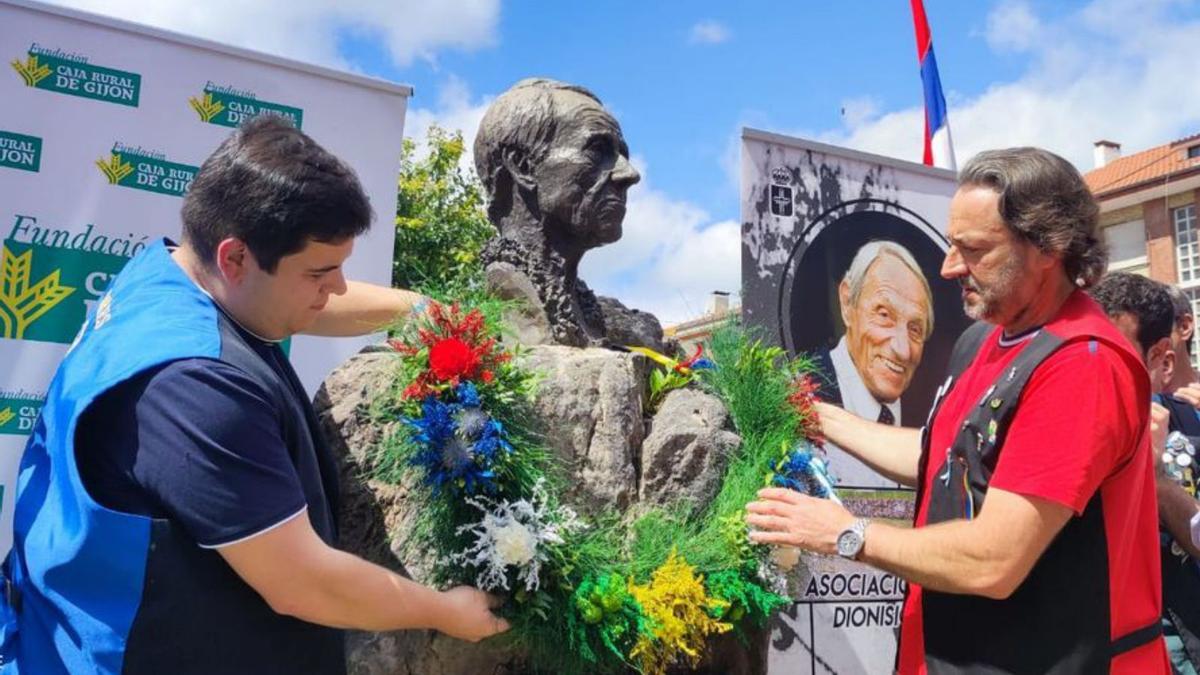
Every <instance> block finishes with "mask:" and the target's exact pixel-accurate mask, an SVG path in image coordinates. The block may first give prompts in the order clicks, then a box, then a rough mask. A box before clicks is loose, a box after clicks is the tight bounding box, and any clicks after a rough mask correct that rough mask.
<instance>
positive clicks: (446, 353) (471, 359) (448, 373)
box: [429, 337, 479, 382]
mask: <svg viewBox="0 0 1200 675" xmlns="http://www.w3.org/2000/svg"><path fill="white" fill-rule="evenodd" d="M478 369H479V355H478V354H476V353H475V350H473V349H471V346H470V345H468V344H467V343H465V342H463V341H462V340H460V339H458V338H456V337H450V338H445V339H442V340H439V341H437V342H435V343H434V344H433V345H432V346H431V347H430V348H429V370H430V371H432V372H433V376H434V377H436V378H437V379H438V380H440V381H442V382H449V381H451V380H457V379H460V378H463V379H469V378H472V377H474V376H475V371H476V370H478Z"/></svg>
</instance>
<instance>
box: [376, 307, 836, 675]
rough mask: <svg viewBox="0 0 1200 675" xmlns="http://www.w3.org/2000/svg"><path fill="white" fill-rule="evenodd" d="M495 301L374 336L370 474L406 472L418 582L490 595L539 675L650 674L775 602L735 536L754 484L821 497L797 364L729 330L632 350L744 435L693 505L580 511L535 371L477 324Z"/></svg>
mask: <svg viewBox="0 0 1200 675" xmlns="http://www.w3.org/2000/svg"><path fill="white" fill-rule="evenodd" d="M498 315H499V312H498V311H497V309H496V308H493V307H492V306H491V305H489V304H487V303H481V304H480V307H476V308H473V309H469V310H468V309H464V308H462V307H460V306H458V305H450V306H447V305H443V304H439V303H436V302H432V303H430V306H429V308H428V310H427V312H426V313H425V314H424V315H423V316H421V317H420V318H418V319H417V320H415V321H413V322H410V324H409V325H407V326H406V327H404V328H402V329H401V330H400V332H399V333H398V335H397V337H396V338H395V339H393V340H391V341H390V344H391V346H392V348H393V349H394V350H395V353H396V355H397V357H398V375H397V379H396V382H395V385H396V386H394V387H393V389H392V390H391V391H390V392H389V393H388V394H386V395H385V396H384V397H383V399H381V400H380V401H378V402H377V403H379V404H381V406H380V407H379V408H378V410H380V411H381V412H382V413H383V414H384V415H386V419H392V420H397V421H399V422H400V424H398V425H396V432H395V433H392V434H391V435H389V437H388V438H387V440H386V441H385V442H384V443H383V444H382V445H381V447H380V448H379V449H378V450H377V452H376V455H375V457H374V470H375V474H376V476H377V477H379V478H382V479H384V480H388V481H391V482H399V481H401V480H404V479H405V477H406V475H408V474H410V473H414V472H415V476H416V477H419V479H420V484H421V485H422V486H423V491H422V492H420V493H419V495H420V496H419V498H420V499H423V500H424V503H423V507H424V508H422V509H421V510H420V513H421V516H420V518H419V521H418V522H417V524H416V526H415V527H414V529H413V530H412V531H411V532H409V533H408V542H407V543H408V545H409V546H413V547H419V549H417V550H423V551H430V552H432V553H433V554H434V560H435V563H434V566H433V577H434V578H433V581H434V582H435V583H439V584H471V585H474V586H476V587H478V588H481V589H483V590H487V591H491V592H496V593H501V594H504V595H505V596H506V598H507V603H506V605H505V608H504V610H503V612H504V613H505V615H506V616H507V617H508V618H509V620H510V623H511V624H512V626H513V628H512V630H511V631H510V633H508V634H507V635H506V636H504V637H503V638H501V639H507V640H512V641H513V642H514V643H515V644H516V646H518V647H519V648H521V649H523V650H524V651H525V652H527V653H528V654H529V658H530V662H531V666H532V667H533V668H534V669H535V670H538V671H544V672H554V673H609V672H621V671H624V670H627V669H629V668H632V669H634V670H637V671H639V672H641V673H645V674H647V675H661V674H662V673H665V672H666V670H667V669H668V668H669V667H672V666H676V665H684V666H695V665H697V664H698V663H699V662H700V660H701V658H702V657H703V654H704V651H705V649H706V646H707V642H708V640H709V638H710V636H714V635H717V634H720V633H725V632H728V631H738V632H741V630H742V629H743V628H745V627H746V626H757V627H759V628H761V627H764V626H765V625H766V622H767V620H768V618H769V617H770V616H771V614H772V613H773V612H774V611H776V610H777V609H779V608H780V607H782V606H784V605H785V604H787V603H789V602H790V600H789V599H788V598H787V597H786V595H785V594H786V592H787V588H786V580H785V578H784V575H783V574H782V571H781V570H780V569H779V568H778V567H777V566H776V565H775V563H773V562H772V558H771V549H770V547H766V546H758V545H754V544H751V543H750V542H749V540H748V538H747V530H746V524H745V521H744V508H745V505H746V503H747V502H749V501H751V500H753V499H754V498H755V494H756V492H757V491H758V489H759V488H761V487H763V486H764V485H781V486H786V487H790V488H793V489H797V490H800V491H803V492H806V493H808V494H812V495H817V496H827V497H832V496H833V493H832V487H831V483H830V481H829V479H828V475H827V474H826V472H825V469H824V463H823V460H822V459H821V457H822V453H821V452H820V450H819V448H820V446H821V438H820V436H819V432H818V425H817V421H816V414H815V411H814V409H813V401H814V394H815V392H816V384H815V380H814V377H813V372H814V367H813V364H812V363H811V362H809V361H807V360H805V359H797V360H795V361H792V362H788V361H787V359H786V358H784V356H785V355H784V353H783V351H782V350H780V349H778V348H775V347H768V346H764V345H763V344H762V343H761V342H760V341H757V340H754V339H752V338H751V337H750V336H749V335H748V334H747V333H746V332H745V331H743V330H741V329H739V328H736V327H734V326H730V327H727V328H724V329H721V330H719V331H718V332H717V333H716V334H715V335H714V336H713V338H712V340H711V342H710V343H709V351H710V356H709V357H708V358H703V357H702V355H701V353H699V352H697V353H696V354H693V355H692V356H691V357H690V358H689V359H687V360H683V361H677V360H675V359H671V358H669V357H666V356H663V355H661V354H654V353H648V352H646V351H645V350H639V351H642V353H645V354H646V355H647V356H649V357H650V358H652V359H653V360H655V361H657V362H658V363H659V365H660V367H661V371H660V372H659V373H658V377H657V379H656V381H657V382H659V383H660V384H662V383H668V384H666V385H665V386H669V387H670V388H675V387H678V386H684V385H687V384H692V383H695V384H697V385H698V386H701V387H704V388H705V389H706V390H708V391H710V392H712V393H714V394H716V395H717V396H719V397H720V398H721V399H722V400H723V401H724V403H725V405H726V406H727V407H728V409H729V411H730V414H731V417H732V419H733V420H734V423H735V425H736V427H737V429H738V430H739V432H740V433H741V436H742V443H741V445H740V446H739V448H737V450H736V451H734V453H733V454H732V456H731V457H730V460H729V464H728V468H727V469H726V472H725V475H724V478H723V482H722V485H721V487H720V489H719V491H718V493H717V496H716V497H715V499H714V500H713V501H712V503H710V504H708V505H706V506H704V507H702V508H701V509H699V510H698V512H693V510H692V509H691V508H690V507H689V505H680V506H679V507H677V508H662V507H654V508H649V509H645V510H639V511H638V512H637V515H636V516H632V517H630V518H626V519H624V520H623V519H621V518H620V517H619V516H617V515H615V514H613V515H608V516H605V515H603V514H602V515H600V516H597V517H594V518H590V519H585V518H583V517H581V516H579V515H578V514H576V513H575V512H574V511H573V510H572V509H571V508H570V507H568V506H567V505H565V504H563V503H562V501H561V499H560V497H559V494H560V492H561V488H562V485H563V482H564V476H565V473H564V471H563V469H562V466H561V465H560V463H559V462H558V461H557V459H556V458H555V456H554V455H553V454H552V453H551V452H550V451H548V450H547V449H546V448H545V446H544V445H543V444H542V443H541V442H540V438H539V436H538V434H537V433H536V431H535V430H534V429H533V428H532V427H533V425H532V423H531V421H532V419H533V416H532V413H531V408H530V406H529V404H530V401H531V398H532V396H533V394H534V391H535V386H536V381H535V380H536V376H535V374H534V373H532V372H530V371H529V370H527V369H525V368H522V367H521V366H520V365H519V364H518V362H517V360H516V359H514V356H515V353H514V352H513V351H510V350H506V349H504V348H503V346H502V345H501V344H500V343H498V342H497V340H496V339H495V337H493V336H494V335H496V334H497V333H498V328H499V326H500V323H499V319H498ZM668 375H669V378H667V377H666V376H668Z"/></svg>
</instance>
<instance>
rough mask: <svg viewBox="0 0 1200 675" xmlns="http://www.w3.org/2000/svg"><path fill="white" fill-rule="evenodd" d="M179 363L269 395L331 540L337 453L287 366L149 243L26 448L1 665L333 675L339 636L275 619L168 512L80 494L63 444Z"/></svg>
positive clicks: (7, 669) (311, 508) (55, 388)
mask: <svg viewBox="0 0 1200 675" xmlns="http://www.w3.org/2000/svg"><path fill="white" fill-rule="evenodd" d="M186 358H209V359H214V360H219V361H222V362H224V363H227V364H230V365H233V366H235V367H237V368H239V369H241V370H242V371H243V372H245V373H246V374H247V375H249V376H250V377H252V378H254V379H255V380H256V381H258V382H259V383H260V384H262V386H263V389H264V390H265V391H267V392H269V393H270V394H271V395H272V398H273V400H272V405H273V406H274V407H275V409H276V412H277V414H278V417H279V419H280V424H281V432H282V434H283V436H284V439H285V440H286V442H287V446H288V448H287V449H288V452H289V454H290V457H291V459H292V462H293V464H294V465H295V467H296V471H297V475H298V476H299V478H300V483H301V485H302V487H303V489H304V491H305V496H306V498H307V502H308V517H309V519H310V521H311V522H312V524H313V528H314V529H315V530H316V531H317V534H318V535H319V536H321V538H322V539H323V540H325V541H326V542H327V543H329V544H331V545H332V543H333V542H334V539H335V537H336V526H335V521H334V515H333V514H334V512H335V503H336V499H337V469H336V464H335V463H334V461H333V459H332V457H331V456H330V454H329V452H328V450H327V449H326V448H325V447H324V446H323V444H322V443H321V435H320V433H319V431H318V426H317V421H316V417H315V415H314V414H313V411H312V406H311V405H310V404H309V402H308V401H307V399H306V397H304V396H303V389H302V388H301V387H300V384H299V381H298V380H297V379H296V377H295V373H293V372H291V371H290V369H289V370H288V372H286V373H284V374H283V375H281V374H280V373H279V372H277V371H275V370H274V369H273V368H271V366H270V365H269V364H267V363H266V362H265V361H264V360H263V358H262V357H261V356H260V355H259V354H258V353H257V352H255V351H254V350H253V348H252V347H251V346H250V345H248V344H247V343H246V341H245V340H244V339H243V338H242V337H241V335H240V334H239V333H238V331H237V330H236V329H235V328H234V327H233V325H232V324H231V322H230V320H229V319H228V318H227V317H226V316H225V315H224V313H223V312H221V311H220V310H219V309H218V308H217V307H216V306H215V304H214V303H213V301H212V300H211V299H210V298H209V297H208V296H207V295H205V294H204V293H203V292H201V291H200V289H199V288H197V287H196V285H195V284H194V283H193V282H192V281H191V280H190V279H189V278H188V277H187V275H186V274H185V273H184V272H183V270H182V269H181V268H180V267H179V266H178V265H177V264H176V263H175V262H174V261H173V260H172V259H171V257H170V252H169V251H168V249H167V246H166V242H164V241H159V242H158V243H156V244H154V245H153V246H151V247H150V248H148V249H147V250H146V251H145V252H144V253H142V254H141V255H139V256H138V257H136V258H135V259H133V260H132V261H130V262H129V264H128V265H127V266H126V267H125V269H124V270H123V271H122V272H121V274H120V275H119V276H118V277H117V278H116V279H115V280H114V281H113V283H112V284H111V287H110V288H109V291H108V292H107V293H106V295H105V296H104V297H103V298H102V299H101V301H100V303H99V304H98V305H97V307H96V309H95V310H94V311H93V312H92V313H91V315H90V316H89V317H88V319H87V321H86V322H85V323H84V326H83V328H82V329H81V331H80V335H79V337H78V338H76V343H75V345H74V346H73V347H72V349H71V350H70V351H69V352H68V354H67V356H66V358H65V359H64V360H63V362H62V364H61V365H60V366H59V369H58V372H57V373H56V374H55V376H54V380H53V381H52V382H51V384H50V388H49V390H48V392H47V395H46V402H45V405H44V406H43V408H42V412H41V417H40V418H39V419H38V422H37V424H36V426H35V428H34V432H33V434H32V435H31V436H30V438H29V442H28V444H27V446H26V448H25V454H24V456H23V457H22V459H21V467H20V472H19V475H18V478H17V489H16V511H15V514H14V524H13V527H14V533H13V548H12V551H11V553H10V554H9V557H8V558H7V560H5V563H4V574H5V588H6V589H7V592H6V593H5V594H4V595H5V601H4V602H2V603H0V620H3V626H2V629H3V633H2V634H0V637H2V639H3V644H2V646H0V658H3V666H2V667H0V672H3V673H4V674H5V675H8V674H10V673H11V674H16V673H33V674H36V675H50V674H57V673H70V674H71V675H78V674H82V673H103V674H105V675H110V674H113V675H115V674H117V673H126V674H140V673H193V672H194V673H218V672H219V673H292V672H309V673H327V672H333V673H340V672H344V670H345V664H344V657H343V649H342V633H341V631H338V630H335V629H331V628H326V627H323V626H317V625H314V624H310V623H306V622H304V621H300V620H298V619H295V618H292V617H286V616H282V615H279V614H276V613H275V612H273V611H272V610H271V609H270V607H269V606H268V605H267V604H266V602H265V601H264V600H263V599H262V598H261V596H259V595H258V593H256V592H255V591H254V590H253V589H252V588H251V587H250V586H249V585H247V584H246V583H245V582H243V581H242V580H241V578H240V577H238V576H237V574H236V573H235V572H234V571H233V570H232V568H230V567H229V565H228V564H226V563H225V561H224V559H222V558H221V556H220V554H219V553H217V552H216V551H212V550H208V549H202V548H200V547H199V546H198V545H197V544H196V542H195V541H193V540H191V539H190V538H189V537H188V536H187V535H186V534H185V533H184V532H183V531H182V529H181V528H180V527H179V526H178V525H176V524H175V523H173V522H172V521H170V520H167V519H159V518H149V517H145V516H140V515H131V514H127V513H120V512H117V511H113V510H110V509H107V508H105V507H103V506H101V505H99V504H97V503H96V502H95V501H93V500H92V499H91V497H90V496H89V495H88V493H87V491H86V490H85V488H84V486H83V484H82V482H81V479H80V474H79V469H78V467H77V465H76V462H75V443H74V439H75V435H76V425H77V424H78V422H79V419H80V416H81V415H82V413H83V412H84V410H85V409H86V408H87V407H88V406H89V405H90V404H91V403H92V402H93V401H94V400H96V398H97V397H98V396H100V395H101V394H103V393H104V392H105V391H107V390H108V389H110V388H112V387H114V386H116V385H117V384H119V383H121V382H124V381H126V380H128V379H129V378H131V377H134V376H135V375H137V374H139V373H142V372H144V371H146V370H148V369H151V368H154V367H156V366H161V365H163V364H166V363H168V362H170V361H175V360H179V359H186ZM181 404H184V405H186V402H181ZM85 433H103V430H102V429H87V430H86V431H85Z"/></svg>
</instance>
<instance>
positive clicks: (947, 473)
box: [938, 448, 950, 485]
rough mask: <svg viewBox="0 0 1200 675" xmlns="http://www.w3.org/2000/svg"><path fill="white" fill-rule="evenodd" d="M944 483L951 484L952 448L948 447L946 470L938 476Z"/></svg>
mask: <svg viewBox="0 0 1200 675" xmlns="http://www.w3.org/2000/svg"><path fill="white" fill-rule="evenodd" d="M938 480H940V481H942V483H943V484H944V485H950V448H946V471H945V472H944V473H943V474H942V475H940V476H938Z"/></svg>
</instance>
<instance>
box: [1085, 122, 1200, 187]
mask: <svg viewBox="0 0 1200 675" xmlns="http://www.w3.org/2000/svg"><path fill="white" fill-rule="evenodd" d="M1193 145H1200V134H1195V135H1192V136H1188V137H1186V138H1181V139H1179V140H1177V141H1173V142H1171V143H1164V144H1163V145H1160V146H1158V147H1154V148H1150V149H1149V150H1143V151H1142V152H1136V153H1134V154H1132V155H1129V156H1128V157H1121V158H1119V159H1115V160H1113V161H1112V162H1109V163H1108V164H1106V165H1105V166H1103V167H1101V168H1099V169H1095V170H1093V171H1089V172H1087V173H1086V174H1084V175H1083V179H1084V180H1085V181H1086V182H1087V185H1088V187H1089V188H1090V189H1091V191H1092V194H1094V195H1096V196H1097V197H1105V196H1108V195H1111V194H1113V193H1116V192H1123V191H1126V190H1129V189H1130V188H1135V187H1138V186H1141V185H1144V184H1146V183H1152V182H1156V181H1160V180H1162V179H1163V178H1167V177H1172V176H1175V175H1176V174H1183V173H1192V172H1198V173H1200V157H1192V158H1190V159H1189V158H1188V156H1187V149H1188V148H1189V147H1191V146H1193Z"/></svg>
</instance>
